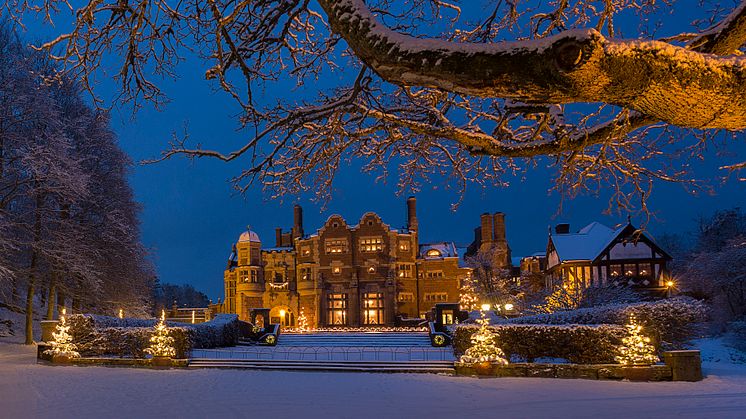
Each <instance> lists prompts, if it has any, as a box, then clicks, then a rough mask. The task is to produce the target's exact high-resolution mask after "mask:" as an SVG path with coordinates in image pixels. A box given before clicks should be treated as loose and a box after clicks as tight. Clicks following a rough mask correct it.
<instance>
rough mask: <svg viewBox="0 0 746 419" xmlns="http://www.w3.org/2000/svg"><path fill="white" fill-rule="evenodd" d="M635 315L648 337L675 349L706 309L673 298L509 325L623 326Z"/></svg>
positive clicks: (544, 316)
mask: <svg viewBox="0 0 746 419" xmlns="http://www.w3.org/2000/svg"><path fill="white" fill-rule="evenodd" d="M631 314H634V315H635V317H637V320H638V322H639V323H640V324H641V325H642V326H643V328H644V330H646V331H647V333H649V334H650V337H651V338H653V339H655V340H659V341H660V342H661V344H662V345H663V346H664V347H668V346H672V345H673V346H675V345H677V344H680V343H682V342H685V341H687V340H689V339H691V338H692V337H693V336H694V335H695V334H696V332H697V329H698V324H699V323H701V322H703V321H706V320H707V317H708V314H709V310H708V308H707V306H706V305H705V304H704V303H703V302H701V301H698V300H695V299H693V298H689V297H676V298H669V299H665V300H659V301H650V302H642V303H634V304H619V305H608V306H600V307H593V308H583V309H578V310H572V311H558V312H555V313H552V314H539V315H536V316H527V317H518V318H515V319H510V320H509V323H510V324H618V325H623V324H626V323H627V321H628V320H629V316H630V315H631Z"/></svg>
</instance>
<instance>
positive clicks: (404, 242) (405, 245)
mask: <svg viewBox="0 0 746 419" xmlns="http://www.w3.org/2000/svg"><path fill="white" fill-rule="evenodd" d="M399 250H401V251H403V252H408V251H409V241H407V240H402V241H400V242H399Z"/></svg>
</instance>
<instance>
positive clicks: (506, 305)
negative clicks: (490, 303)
mask: <svg viewBox="0 0 746 419" xmlns="http://www.w3.org/2000/svg"><path fill="white" fill-rule="evenodd" d="M512 309H513V304H510V303H508V304H505V310H507V311H510V310H512Z"/></svg>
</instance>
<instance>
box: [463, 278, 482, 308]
mask: <svg viewBox="0 0 746 419" xmlns="http://www.w3.org/2000/svg"><path fill="white" fill-rule="evenodd" d="M458 302H459V305H460V306H461V310H466V311H474V310H476V309H477V308H478V305H477V303H478V302H479V296H478V295H477V287H476V286H475V285H474V280H473V279H471V277H468V278H466V279H464V281H463V282H462V283H461V288H459V301H458Z"/></svg>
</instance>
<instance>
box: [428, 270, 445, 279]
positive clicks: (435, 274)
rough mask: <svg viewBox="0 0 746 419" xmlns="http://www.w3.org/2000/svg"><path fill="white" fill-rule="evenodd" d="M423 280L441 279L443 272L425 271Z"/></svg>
mask: <svg viewBox="0 0 746 419" xmlns="http://www.w3.org/2000/svg"><path fill="white" fill-rule="evenodd" d="M425 278H429V279H442V278H443V271H427V272H426V273H425Z"/></svg>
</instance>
